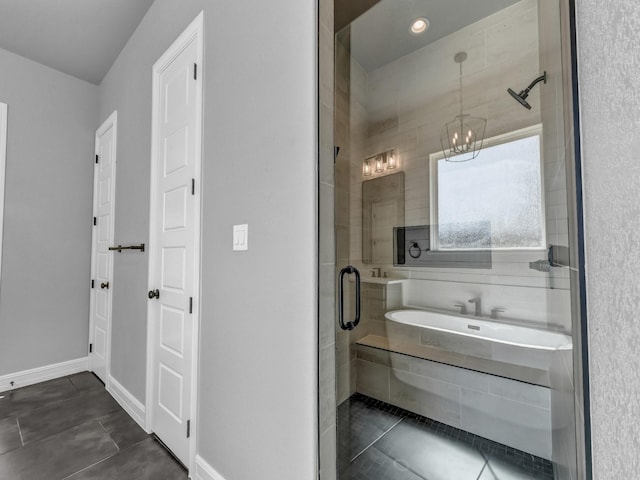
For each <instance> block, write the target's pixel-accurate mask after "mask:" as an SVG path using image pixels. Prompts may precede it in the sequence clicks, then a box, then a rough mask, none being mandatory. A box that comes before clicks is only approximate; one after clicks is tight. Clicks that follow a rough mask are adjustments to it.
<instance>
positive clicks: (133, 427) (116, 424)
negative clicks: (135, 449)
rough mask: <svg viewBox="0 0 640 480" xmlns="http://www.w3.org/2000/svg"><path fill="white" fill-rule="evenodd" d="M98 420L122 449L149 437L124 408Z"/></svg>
mask: <svg viewBox="0 0 640 480" xmlns="http://www.w3.org/2000/svg"><path fill="white" fill-rule="evenodd" d="M98 420H99V421H100V423H101V424H102V426H103V427H104V429H105V431H106V432H107V433H108V434H109V435H111V438H112V439H113V441H114V442H116V445H118V448H120V449H121V450H123V449H125V448H128V447H130V446H132V445H135V444H136V443H139V442H141V441H142V440H144V439H146V438H147V437H149V435H148V434H147V433H146V432H145V431H144V430H143V429H142V428H140V426H139V425H138V424H137V423H136V422H135V420H133V419H132V418H131V417H130V416H129V415H128V414H127V412H125V411H124V410H118V411H116V412H114V413H112V414H109V415H107V416H106V417H101V418H99V419H98Z"/></svg>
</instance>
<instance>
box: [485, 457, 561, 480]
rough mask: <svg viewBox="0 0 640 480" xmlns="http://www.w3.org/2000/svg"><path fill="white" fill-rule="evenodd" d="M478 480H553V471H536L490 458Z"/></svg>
mask: <svg viewBox="0 0 640 480" xmlns="http://www.w3.org/2000/svg"><path fill="white" fill-rule="evenodd" d="M478 480H553V473H552V472H547V473H545V471H544V470H542V469H541V470H540V471H537V472H536V471H533V470H529V469H525V468H524V467H522V466H520V465H516V464H514V463H512V462H509V461H506V460H503V459H499V458H489V461H488V462H487V465H486V466H485V469H484V471H483V472H482V475H481V476H480V478H479V479H478Z"/></svg>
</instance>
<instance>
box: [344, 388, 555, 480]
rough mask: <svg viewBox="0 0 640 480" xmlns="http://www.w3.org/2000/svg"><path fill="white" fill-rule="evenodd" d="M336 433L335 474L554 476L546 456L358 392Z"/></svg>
mask: <svg viewBox="0 0 640 480" xmlns="http://www.w3.org/2000/svg"><path fill="white" fill-rule="evenodd" d="M338 436H339V442H338V449H339V450H338V462H339V469H340V480H533V479H536V480H538V479H539V480H553V466H552V464H551V462H549V461H548V460H545V459H542V458H539V457H536V456H533V455H530V454H528V453H524V452H521V451H520V450H516V449H514V448H511V447H508V446H506V445H501V444H499V443H496V442H493V441H491V440H487V439H485V438H482V437H479V436H477V435H473V434H471V433H468V432H464V431H462V430H459V429H457V428H453V427H450V426H448V425H445V424H443V423H440V422H436V421H434V420H430V419H428V418H425V417H422V416H419V415H416V414H413V413H410V412H408V411H406V410H403V409H401V408H397V407H394V406H392V405H389V404H386V403H384V402H381V401H378V400H374V399H372V398H369V397H366V396H364V395H360V394H355V395H354V396H352V397H351V398H350V399H349V400H347V401H345V402H344V403H343V404H342V405H340V407H339V408H338Z"/></svg>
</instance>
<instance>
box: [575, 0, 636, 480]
mask: <svg viewBox="0 0 640 480" xmlns="http://www.w3.org/2000/svg"><path fill="white" fill-rule="evenodd" d="M577 17H578V61H579V65H578V68H579V72H578V74H579V84H580V109H581V112H580V113H581V121H582V132H581V133H582V146H583V151H582V162H583V169H584V190H585V223H586V227H585V230H586V261H587V295H588V297H587V302H588V304H587V306H588V315H589V349H590V362H589V366H590V369H591V407H592V426H593V449H594V478H597V479H609V478H612V479H613V478H637V476H638V468H639V467H640V457H639V456H638V451H639V450H640V436H639V435H638V432H639V425H640V421H639V420H638V419H639V418H640V355H639V354H638V345H640V328H639V323H638V314H639V312H640V289H639V285H640V283H639V281H638V272H640V253H639V245H640V240H639V239H640V223H638V219H639V218H640V201H639V198H640V195H639V192H640V163H639V162H638V151H639V150H640V135H638V134H637V133H636V132H637V131H638V130H639V129H640V114H639V112H640V92H639V91H638V89H637V84H638V77H639V76H640V36H639V35H638V30H639V29H640V3H639V2H638V1H637V0H617V1H615V2H607V3H606V7H605V6H604V5H603V2H602V1H600V0H578V1H577Z"/></svg>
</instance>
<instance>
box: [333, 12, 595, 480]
mask: <svg viewBox="0 0 640 480" xmlns="http://www.w3.org/2000/svg"><path fill="white" fill-rule="evenodd" d="M341 3H344V2H336V3H335V5H336V9H339V8H341V7H340V4H341ZM347 3H348V2H346V3H345V5H346V4H347ZM372 3H374V5H373V6H372V7H371V8H370V9H368V10H367V11H366V12H364V13H363V14H361V15H359V16H358V17H357V18H355V19H353V21H351V22H350V23H349V24H348V25H347V26H346V27H344V28H342V29H341V30H340V31H338V32H336V34H335V37H334V68H335V70H334V72H335V74H334V82H333V88H334V100H333V117H334V119H333V126H334V128H333V138H334V144H335V146H336V147H339V148H336V149H335V150H336V156H335V159H334V164H333V179H332V180H331V181H332V182H333V183H332V185H331V188H328V187H327V188H323V186H322V185H321V191H320V192H321V199H320V202H321V207H322V205H327V204H331V203H333V204H334V212H333V213H334V216H333V232H332V233H333V235H334V237H333V238H334V239H335V258H334V262H333V263H332V264H331V265H329V264H326V265H321V269H322V268H325V269H326V268H331V269H332V274H333V279H332V280H329V279H326V277H323V271H325V272H326V270H321V286H320V288H321V293H322V289H323V288H325V289H326V288H329V287H330V286H334V285H335V297H334V303H333V306H334V310H335V317H334V318H333V326H332V327H331V331H332V332H333V333H334V337H333V338H332V339H331V340H327V339H325V343H326V344H327V345H328V346H329V347H324V348H322V349H321V362H320V364H321V372H320V379H321V380H320V388H321V390H322V389H323V387H324V388H325V389H326V391H329V390H330V391H331V392H335V396H332V397H331V399H330V400H327V398H328V396H327V395H325V396H324V397H323V392H322V391H321V442H320V443H321V478H323V479H325V478H339V479H341V480H347V479H354V480H355V479H366V480H377V479H385V480H386V479H403V480H404V479H409V480H420V479H430V480H431V479H446V480H451V479H459V480H466V479H469V480H477V479H481V480H492V479H521V480H526V479H548V480H552V479H553V480H555V479H558V480H560V479H562V480H564V479H571V478H577V475H578V473H577V472H578V471H579V470H580V468H581V467H580V463H581V462H579V461H578V457H579V452H580V450H581V449H582V448H583V444H582V443H580V442H578V443H577V442H576V432H578V437H579V436H580V434H581V433H580V429H579V428H577V427H576V425H577V423H578V424H579V422H577V420H576V417H575V411H574V404H575V400H576V399H578V400H580V396H581V395H582V392H581V391H578V390H576V389H575V388H574V387H573V385H574V379H575V377H576V375H579V372H580V369H581V364H580V357H579V354H578V350H579V348H575V346H574V343H575V342H579V341H580V339H579V336H577V335H576V332H578V331H579V329H580V312H579V305H577V303H576V298H578V294H579V285H578V283H579V282H578V281H577V278H576V275H575V273H576V272H577V270H576V269H575V255H574V252H575V251H576V250H577V248H576V242H577V234H576V231H575V229H573V227H572V225H574V224H575V215H576V213H575V190H574V187H573V183H572V182H573V180H572V178H573V177H572V172H573V167H572V162H574V158H573V152H572V151H571V150H570V149H569V150H565V146H566V145H571V141H570V138H569V137H568V135H569V133H568V132H571V131H572V130H571V128H570V123H571V118H572V112H571V105H572V102H571V98H572V92H571V91H570V89H568V86H570V73H571V72H570V69H568V65H569V60H570V54H569V53H570V52H569V50H568V48H567V45H566V42H564V38H563V35H564V34H565V33H566V32H565V30H566V28H567V27H566V25H565V23H566V21H567V18H568V15H567V12H568V2H565V1H553V2H543V1H542V0H520V1H514V0H497V1H495V2H482V5H480V4H477V3H476V2H471V3H470V2H465V1H463V0H456V1H450V0H440V1H437V2H433V1H427V0H416V1H412V2H397V1H393V0H381V1H379V2H372ZM345 8H346V7H345ZM336 18H338V15H336ZM321 77H322V73H321ZM567 78H569V81H567ZM510 92H513V93H512V94H511V93H510ZM516 97H518V98H519V99H518V98H516ZM516 100H517V101H516ZM338 152H339V153H338ZM321 168H322V166H321ZM327 182H329V181H327ZM323 195H324V196H323ZM328 195H331V198H329V197H328ZM329 200H331V201H332V202H331V201H329ZM321 215H322V213H321ZM323 238H328V237H327V236H326V235H323V232H322V231H321V243H322V239H323ZM572 258H573V259H574V260H571V259H572ZM323 278H325V280H326V281H324V282H323V280H322V279H323ZM322 321H323V320H322V302H321V322H322ZM321 330H322V326H321ZM321 337H322V334H321ZM321 341H322V340H321ZM574 362H575V364H574ZM576 366H577V369H576ZM328 369H331V370H330V371H329V370H328ZM328 372H329V373H328ZM331 381H333V382H335V383H333V384H330V382H331ZM329 385H330V388H329ZM334 397H335V398H334ZM323 399H324V400H323ZM333 400H335V404H334V405H333V407H332V406H331V405H329V406H327V405H326V403H327V402H331V401H333ZM323 402H324V403H323ZM326 408H335V410H334V412H333V413H334V415H335V416H331V415H324V414H323V411H324V410H323V409H326ZM333 421H334V423H333V424H332V422H333ZM332 428H335V430H334V431H333V432H332ZM330 434H332V435H333V437H332V436H331V435H330ZM325 438H334V440H333V445H332V448H333V450H330V449H329V448H328V447H327V444H326V442H323V439H325ZM327 458H328V459H335V460H334V461H335V468H330V467H328V466H327V463H326V459H327ZM323 459H325V463H324V464H323V463H322V462H323Z"/></svg>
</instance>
